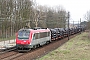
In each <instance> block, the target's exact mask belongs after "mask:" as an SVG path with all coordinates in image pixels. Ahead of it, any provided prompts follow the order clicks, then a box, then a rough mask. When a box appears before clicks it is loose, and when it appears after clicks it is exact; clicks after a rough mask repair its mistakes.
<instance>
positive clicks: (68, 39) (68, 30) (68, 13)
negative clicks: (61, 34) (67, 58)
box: [68, 12, 70, 40]
mask: <svg viewBox="0 0 90 60" xmlns="http://www.w3.org/2000/svg"><path fill="white" fill-rule="evenodd" d="M69 13H70V12H68V40H69V18H70V15H69Z"/></svg>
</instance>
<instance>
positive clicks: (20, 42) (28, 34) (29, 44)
mask: <svg viewBox="0 0 90 60" xmlns="http://www.w3.org/2000/svg"><path fill="white" fill-rule="evenodd" d="M50 42H51V32H50V30H49V29H48V28H47V29H20V30H19V31H18V32H17V34H16V48H17V49H18V51H27V50H31V49H32V48H36V47H39V46H42V45H44V44H47V43H50Z"/></svg>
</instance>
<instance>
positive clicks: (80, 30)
mask: <svg viewBox="0 0 90 60" xmlns="http://www.w3.org/2000/svg"><path fill="white" fill-rule="evenodd" d="M81 30H82V29H81V18H80V34H81Z"/></svg>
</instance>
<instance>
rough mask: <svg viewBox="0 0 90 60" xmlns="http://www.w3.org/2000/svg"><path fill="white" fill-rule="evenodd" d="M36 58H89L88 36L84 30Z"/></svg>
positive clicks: (71, 59)
mask: <svg viewBox="0 0 90 60" xmlns="http://www.w3.org/2000/svg"><path fill="white" fill-rule="evenodd" d="M37 60H90V38H88V33H87V32H84V33H81V34H80V35H78V36H76V37H74V38H72V39H70V40H69V41H68V42H67V43H65V44H64V45H62V46H60V47H59V48H58V49H56V50H54V51H52V52H50V53H48V54H47V55H45V56H44V57H42V58H40V59H37Z"/></svg>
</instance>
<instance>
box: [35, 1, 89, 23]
mask: <svg viewBox="0 0 90 60" xmlns="http://www.w3.org/2000/svg"><path fill="white" fill-rule="evenodd" d="M36 2H37V3H38V4H40V5H47V6H51V7H53V6H59V5H60V6H63V7H64V9H66V11H69V12H70V15H71V18H70V20H72V21H76V22H78V21H79V20H80V18H81V20H82V21H84V15H85V14H86V12H87V11H89V10H90V0H36Z"/></svg>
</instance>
